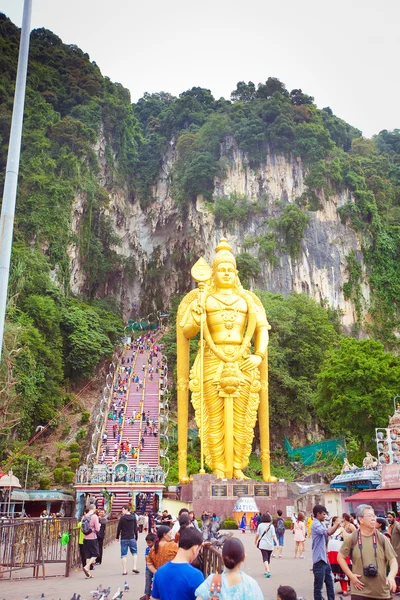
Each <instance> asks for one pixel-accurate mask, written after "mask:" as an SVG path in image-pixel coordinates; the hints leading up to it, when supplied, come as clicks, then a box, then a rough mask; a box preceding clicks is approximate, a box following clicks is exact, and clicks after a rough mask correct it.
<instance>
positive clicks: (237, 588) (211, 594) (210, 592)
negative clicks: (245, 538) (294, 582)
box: [195, 537, 264, 600]
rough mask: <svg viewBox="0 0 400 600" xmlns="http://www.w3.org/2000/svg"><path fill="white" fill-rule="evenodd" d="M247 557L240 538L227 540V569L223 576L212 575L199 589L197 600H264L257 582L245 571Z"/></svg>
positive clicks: (223, 547) (223, 548)
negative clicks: (211, 599)
mask: <svg viewBox="0 0 400 600" xmlns="http://www.w3.org/2000/svg"><path fill="white" fill-rule="evenodd" d="M245 557H246V554H245V550H244V546H243V544H242V542H241V541H240V540H239V539H238V538H234V537H232V538H229V539H227V540H225V542H224V545H223V546H222V560H223V563H224V567H225V568H224V570H223V572H222V574H218V573H211V575H209V576H208V577H207V579H206V580H205V581H204V582H203V583H202V584H201V585H200V586H199V587H198V588H197V590H196V592H195V594H196V596H197V600H208V599H209V598H219V599H220V600H232V599H234V600H249V599H251V600H263V598H264V596H263V593H262V591H261V589H260V586H259V585H258V583H257V582H256V580H255V579H253V578H252V577H250V576H249V575H247V574H246V573H245V572H244V571H243V563H244V561H245ZM217 594H218V596H217Z"/></svg>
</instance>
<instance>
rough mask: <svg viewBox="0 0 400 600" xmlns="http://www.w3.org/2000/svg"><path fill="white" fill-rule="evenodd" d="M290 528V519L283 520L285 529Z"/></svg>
mask: <svg viewBox="0 0 400 600" xmlns="http://www.w3.org/2000/svg"><path fill="white" fill-rule="evenodd" d="M291 526H292V519H285V529H290V528H291Z"/></svg>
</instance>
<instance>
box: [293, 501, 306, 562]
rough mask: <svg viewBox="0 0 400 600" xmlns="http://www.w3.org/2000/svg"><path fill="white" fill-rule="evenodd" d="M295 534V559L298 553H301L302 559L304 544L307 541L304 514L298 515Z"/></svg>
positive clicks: (294, 529)
mask: <svg viewBox="0 0 400 600" xmlns="http://www.w3.org/2000/svg"><path fill="white" fill-rule="evenodd" d="M293 533H294V542H295V548H294V557H295V558H297V553H299V555H300V558H304V542H305V540H306V526H305V524H304V514H303V513H302V512H299V514H298V515H297V519H296V522H295V524H294V526H293Z"/></svg>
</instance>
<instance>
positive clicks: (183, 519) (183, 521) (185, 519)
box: [171, 513, 193, 544]
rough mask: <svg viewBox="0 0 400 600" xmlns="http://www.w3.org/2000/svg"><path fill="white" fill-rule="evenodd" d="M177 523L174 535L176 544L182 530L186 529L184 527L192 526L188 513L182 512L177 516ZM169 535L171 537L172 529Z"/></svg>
mask: <svg viewBox="0 0 400 600" xmlns="http://www.w3.org/2000/svg"><path fill="white" fill-rule="evenodd" d="M178 523H179V529H178V531H177V532H176V534H175V537H174V542H175V543H176V544H178V543H179V538H180V536H181V533H182V531H183V530H184V529H186V527H193V526H192V524H191V522H190V519H189V515H188V513H183V515H181V516H180V517H179V521H178ZM171 537H172V530H171Z"/></svg>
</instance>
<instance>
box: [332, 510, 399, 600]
mask: <svg viewBox="0 0 400 600" xmlns="http://www.w3.org/2000/svg"><path fill="white" fill-rule="evenodd" d="M356 515H357V521H358V524H359V529H358V531H356V532H354V533H353V534H352V535H348V536H346V537H345V539H344V542H343V544H342V546H341V548H340V551H339V554H338V563H339V565H340V566H341V567H342V569H343V571H344V572H345V574H346V575H347V577H348V578H349V579H350V589H351V597H352V598H353V596H354V597H355V598H357V597H360V598H374V599H378V600H379V599H384V598H390V597H391V592H393V593H394V592H395V591H396V582H395V576H396V573H397V568H398V567H397V560H396V553H395V551H394V549H393V547H392V545H391V543H390V541H389V540H388V539H387V538H386V537H385V536H384V535H382V534H381V533H379V532H378V531H377V530H376V529H375V525H376V516H375V513H374V510H373V508H372V506H369V505H368V504H360V505H359V506H357V510H356ZM348 556H351V562H352V570H350V568H349V566H348V564H347V562H346V558H347V557H348ZM388 566H389V568H390V570H389V573H388V572H387V567H388Z"/></svg>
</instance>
